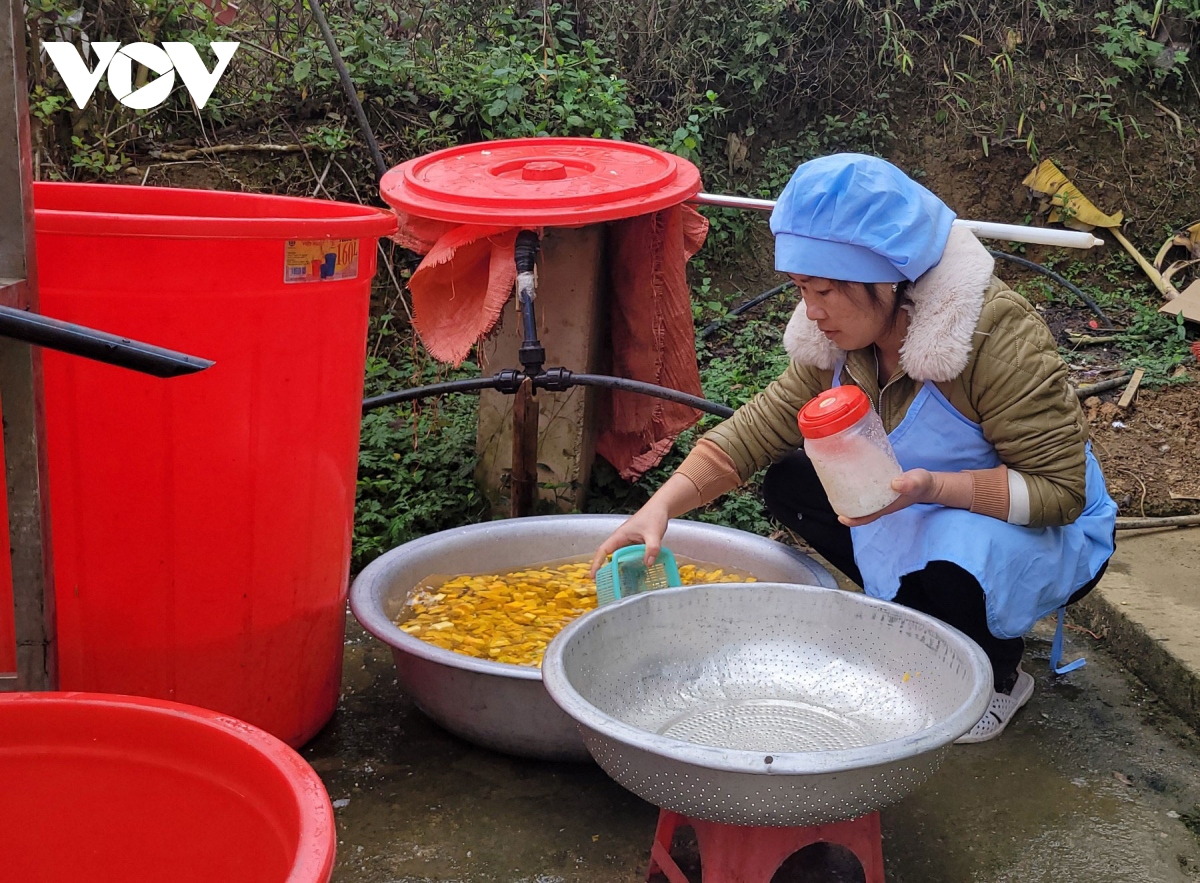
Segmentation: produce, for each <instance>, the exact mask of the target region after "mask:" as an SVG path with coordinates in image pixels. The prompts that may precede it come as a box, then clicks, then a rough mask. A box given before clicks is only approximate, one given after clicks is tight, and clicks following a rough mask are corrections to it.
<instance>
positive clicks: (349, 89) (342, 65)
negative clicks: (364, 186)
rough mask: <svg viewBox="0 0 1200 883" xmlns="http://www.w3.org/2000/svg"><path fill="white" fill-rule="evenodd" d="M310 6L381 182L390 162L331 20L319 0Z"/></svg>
mask: <svg viewBox="0 0 1200 883" xmlns="http://www.w3.org/2000/svg"><path fill="white" fill-rule="evenodd" d="M308 6H309V8H310V9H311V10H312V14H313V18H315V19H316V20H317V27H318V28H320V29H321V36H322V37H324V38H325V45H326V46H327V47H328V48H329V56H330V58H332V59H333V66H334V67H335V68H337V72H338V79H339V80H341V81H342V91H343V92H345V93H346V99H347V100H348V101H349V102H350V106H351V107H353V108H354V115H355V116H356V117H357V118H358V127H359V128H360V129H362V133H363V137H364V138H366V139H367V147H368V148H369V149H370V151H371V159H373V160H374V161H375V172H376V176H375V183H379V179H380V178H382V177H383V176H384V175H385V174H386V173H387V170H388V164H387V162H386V161H385V160H384V158H383V151H381V150H380V149H379V142H378V141H376V140H375V133H374V132H372V131H371V124H370V123H369V122H367V112H366V111H365V110H363V106H362V102H361V101H359V100H358V90H357V89H355V88H354V81H353V80H351V79H350V71H349V70H347V69H346V62H345V61H343V60H342V53H341V52H339V51H338V46H337V40H335V39H334V37H333V31H331V30H330V29H329V22H327V21H326V20H325V13H324V12H322V11H321V4H320V3H319V2H318V0H308Z"/></svg>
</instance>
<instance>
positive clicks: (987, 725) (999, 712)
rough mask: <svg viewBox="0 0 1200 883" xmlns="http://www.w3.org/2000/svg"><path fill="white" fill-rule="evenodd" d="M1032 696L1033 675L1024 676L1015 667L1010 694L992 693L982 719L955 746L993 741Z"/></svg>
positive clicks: (956, 741) (958, 739)
mask: <svg viewBox="0 0 1200 883" xmlns="http://www.w3.org/2000/svg"><path fill="white" fill-rule="evenodd" d="M1032 695H1033V675H1030V674H1026V673H1025V672H1023V671H1022V670H1021V667H1020V666H1017V682H1016V683H1015V684H1013V688H1012V692H1011V693H993V694H992V704H991V705H989V706H988V710H987V711H985V712H984V713H983V717H981V718H980V719H979V723H977V724H975V726H974V727H972V728H971V732H969V733H967V734H966V735H965V736H959V737H958V738H957V739H955V740H954V742H955V744H957V745H966V744H969V743H973V742H987V741H988V740H989V739H995V738H996V737H997V736H999V735H1000V734H1001V733H1003V732H1004V728H1005V727H1007V726H1008V722H1009V721H1010V720H1012V719H1013V715H1015V714H1016V713H1017V709H1019V708H1020V707H1021V706H1023V705H1024V704H1025V703H1026V702H1028V701H1029V697H1031V696H1032Z"/></svg>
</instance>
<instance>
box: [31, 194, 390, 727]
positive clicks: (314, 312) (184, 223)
mask: <svg viewBox="0 0 1200 883" xmlns="http://www.w3.org/2000/svg"><path fill="white" fill-rule="evenodd" d="M34 202H35V207H36V231H37V257H38V274H39V282H40V294H41V311H42V312H43V313H44V314H46V315H48V316H52V317H55V318H58V319H65V320H68V321H71V322H78V323H80V324H83V325H88V326H92V327H94V328H98V329H101V330H104V331H109V332H113V333H117V334H121V335H123V336H127V337H130V338H134V339H138V340H143V341H145V342H147V343H153V344H157V345H160V346H165V347H169V348H171V349H175V350H180V351H183V352H185V353H189V354H192V355H196V356H202V357H204V358H208V359H213V360H215V361H216V365H214V366H213V367H212V368H209V369H208V370H206V371H203V372H201V373H199V374H195V375H192V376H188V377H179V378H173V379H169V380H161V379H156V378H152V377H146V376H143V375H140V374H136V373H134V372H132V371H128V370H125V369H121V368H115V367H112V366H108V365H101V364H98V363H95V362H89V361H87V360H85V359H81V358H77V357H73V356H66V355H62V354H59V353H53V352H49V351H47V352H46V353H45V357H44V358H45V388H46V433H47V439H46V447H47V451H48V461H49V472H50V513H51V531H52V543H53V552H54V578H55V584H56V596H57V605H58V606H57V615H58V651H59V657H58V658H59V666H60V684H61V686H62V688H63V689H67V690H94V691H101V692H106V693H126V694H134V695H139V696H152V697H156V698H160V699H172V700H176V701H179V702H186V703H188V704H191V705H199V706H202V707H204V708H211V709H216V710H218V711H221V712H224V713H226V714H230V715H232V716H234V717H237V718H241V719H242V720H246V721H249V722H250V723H252V724H255V725H257V726H260V727H262V728H263V729H264V730H267V731H268V732H270V733H272V734H274V735H275V736H278V737H279V738H281V739H283V740H284V741H286V742H288V743H289V744H292V745H299V744H301V743H303V742H305V741H306V740H307V739H309V738H311V737H312V735H313V734H315V733H316V731H317V730H319V729H320V728H321V726H322V725H323V724H324V723H325V722H326V721H327V720H328V719H329V717H330V716H331V715H332V713H333V710H334V707H335V705H336V702H337V696H338V686H339V681H340V677H341V660H342V638H343V631H344V610H345V599H346V590H347V578H348V575H349V560H350V536H351V526H352V522H353V514H354V481H355V470H356V466H357V451H358V434H359V424H360V418H361V404H362V387H363V363H364V360H365V354H366V337H367V312H368V304H369V291H370V285H371V279H372V276H373V275H374V272H375V253H376V238H377V237H379V236H381V235H384V234H387V233H389V232H391V231H392V230H393V229H394V228H395V219H394V216H393V215H392V214H391V213H388V212H383V211H380V210H377V209H373V208H365V207H362V206H357V205H346V204H342V203H336V202H322V201H318V200H306V199H292V198H287V197H277V196H264V195H252V194H241V193H226V192H208V191H195V190H168V189H161V188H149V187H147V188H142V187H116V186H106V185H89V184H52V183H40V184H37V185H35V189H34Z"/></svg>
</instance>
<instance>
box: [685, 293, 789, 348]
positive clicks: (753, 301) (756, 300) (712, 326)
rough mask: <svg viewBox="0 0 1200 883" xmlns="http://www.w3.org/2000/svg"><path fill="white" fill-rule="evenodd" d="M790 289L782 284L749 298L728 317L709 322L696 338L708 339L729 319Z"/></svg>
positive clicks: (731, 311) (730, 312)
mask: <svg viewBox="0 0 1200 883" xmlns="http://www.w3.org/2000/svg"><path fill="white" fill-rule="evenodd" d="M792 287H793V283H791V282H784V283H783V284H782V285H776V286H775V287H774V288H772V289H769V290H768V291H764V292H763V293H762V294H760V295H758V297H752V298H750V300H748V301H746V302H745V303H742V304H738V305H737V306H736V307H734V308H733V309H732V310H730V311H729V315H728V316H722V317H721V318H720V319H718V320H717V321H715V322H710V323H709V324H708V325H705V326H704V328H703V329H701V331H700V333H699V334H697V335H696V336H697V337H698V338H700V339H701V340H704V339H705V338H706V337H708V336H709V335H710V334H712V333H713V332H714V331H716V330H717V329H718V328H720V327H721V326H722V325H724V324H725V323H726V322H728V321H729V320H730V319H733V318H735V317H736V316H740V315H741V314H742V313H744V312H746V311H747V310H752V309H754V308H755V307H756V306H758V305H759V304H761V303H763V302H764V301H768V300H770V299H771V298H773V297H776V296H778V295H780V294H783V293H784V292H785V291H787V290H788V289H789V288H792Z"/></svg>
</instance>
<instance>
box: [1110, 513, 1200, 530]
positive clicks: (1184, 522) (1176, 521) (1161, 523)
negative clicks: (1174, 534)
mask: <svg viewBox="0 0 1200 883" xmlns="http://www.w3.org/2000/svg"><path fill="white" fill-rule="evenodd" d="M1196 525H1200V515H1168V516H1165V517H1162V518H1118V519H1117V530H1145V529H1147V528H1151V527H1194V526H1196Z"/></svg>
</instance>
